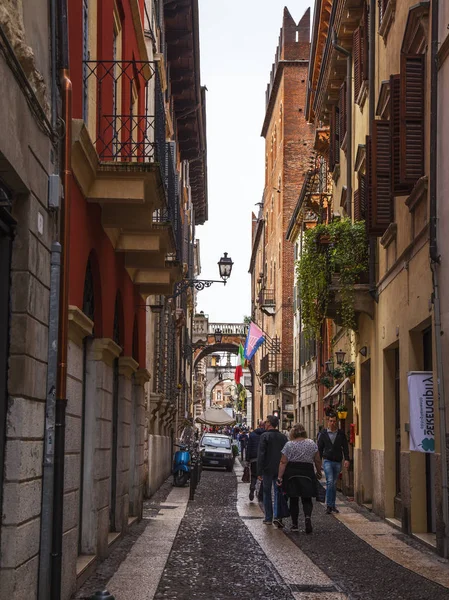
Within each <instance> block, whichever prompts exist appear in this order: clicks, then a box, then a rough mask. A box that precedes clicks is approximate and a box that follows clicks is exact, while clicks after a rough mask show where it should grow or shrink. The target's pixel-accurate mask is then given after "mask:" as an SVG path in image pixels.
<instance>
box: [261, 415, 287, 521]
mask: <svg viewBox="0 0 449 600" xmlns="http://www.w3.org/2000/svg"><path fill="white" fill-rule="evenodd" d="M278 427H279V419H278V417H275V416H274V415H268V417H267V420H266V422H265V433H262V435H261V436H260V443H259V451H258V453H257V474H258V476H259V479H261V480H262V485H263V508H264V512H265V519H264V521H263V523H264V525H269V524H271V523H273V525H276V527H279V528H282V527H283V524H282V520H281V519H280V518H279V513H278V502H277V493H276V487H275V486H276V480H277V476H278V470H279V462H280V460H281V450H282V448H283V447H284V446H285V444H286V443H287V436H285V435H284V434H283V433H281V432H280V431H279V430H278ZM273 489H274V519H273V501H272V498H271V492H272V490H273Z"/></svg>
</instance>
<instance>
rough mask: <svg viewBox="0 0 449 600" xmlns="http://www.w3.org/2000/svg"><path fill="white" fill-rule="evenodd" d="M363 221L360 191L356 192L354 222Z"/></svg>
mask: <svg viewBox="0 0 449 600" xmlns="http://www.w3.org/2000/svg"><path fill="white" fill-rule="evenodd" d="M361 220H362V207H361V206H360V190H359V189H357V190H355V191H354V221H361Z"/></svg>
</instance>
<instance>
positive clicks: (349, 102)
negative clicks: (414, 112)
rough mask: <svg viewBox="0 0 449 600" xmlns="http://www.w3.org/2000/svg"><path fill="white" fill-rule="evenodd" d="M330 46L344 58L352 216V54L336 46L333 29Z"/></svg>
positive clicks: (348, 193) (348, 194) (348, 208)
mask: <svg viewBox="0 0 449 600" xmlns="http://www.w3.org/2000/svg"><path fill="white" fill-rule="evenodd" d="M332 46H333V47H334V49H335V50H336V51H337V52H340V54H343V55H344V56H346V118H347V120H348V122H347V127H346V212H347V214H348V217H349V218H351V216H352V53H351V52H350V51H349V50H346V48H343V46H339V45H338V40H337V33H336V31H335V29H334V31H333V38H332Z"/></svg>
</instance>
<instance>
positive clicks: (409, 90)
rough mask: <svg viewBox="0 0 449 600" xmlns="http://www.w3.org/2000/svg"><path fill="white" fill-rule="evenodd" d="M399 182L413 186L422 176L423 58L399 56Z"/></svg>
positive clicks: (412, 55)
mask: <svg viewBox="0 0 449 600" xmlns="http://www.w3.org/2000/svg"><path fill="white" fill-rule="evenodd" d="M400 119H401V124H400V150H401V152H400V178H401V183H404V184H406V185H409V186H413V185H414V184H415V183H416V182H417V181H418V179H419V178H420V177H422V175H424V55H423V54H401V79H400Z"/></svg>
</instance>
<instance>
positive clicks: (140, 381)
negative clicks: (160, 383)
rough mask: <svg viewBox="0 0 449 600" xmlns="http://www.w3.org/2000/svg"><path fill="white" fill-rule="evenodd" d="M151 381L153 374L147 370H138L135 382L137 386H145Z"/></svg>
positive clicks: (135, 374)
mask: <svg viewBox="0 0 449 600" xmlns="http://www.w3.org/2000/svg"><path fill="white" fill-rule="evenodd" d="M150 379H151V373H150V372H149V371H148V370H147V369H137V371H136V372H135V373H134V382H135V383H136V384H137V385H142V386H144V385H145V384H146V383H148V382H149V381H150Z"/></svg>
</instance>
